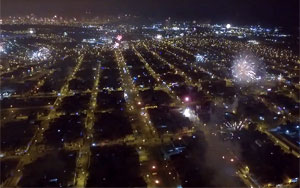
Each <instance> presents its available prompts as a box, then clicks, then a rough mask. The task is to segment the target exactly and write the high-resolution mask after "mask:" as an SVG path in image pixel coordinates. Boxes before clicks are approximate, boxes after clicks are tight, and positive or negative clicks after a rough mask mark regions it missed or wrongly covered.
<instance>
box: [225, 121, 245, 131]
mask: <svg viewBox="0 0 300 188" xmlns="http://www.w3.org/2000/svg"><path fill="white" fill-rule="evenodd" d="M247 122H248V121H247V119H245V120H242V121H236V122H225V123H224V126H225V128H227V130H229V131H240V130H242V129H243V128H244V127H245V126H246V125H248V123H247Z"/></svg>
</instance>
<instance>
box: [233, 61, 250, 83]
mask: <svg viewBox="0 0 300 188" xmlns="http://www.w3.org/2000/svg"><path fill="white" fill-rule="evenodd" d="M232 75H233V78H234V80H235V81H236V82H239V83H252V82H254V81H255V80H256V66H255V63H254V60H253V59H251V58H249V56H245V57H241V56H240V57H239V58H238V59H237V60H235V61H234V62H233V66H232Z"/></svg>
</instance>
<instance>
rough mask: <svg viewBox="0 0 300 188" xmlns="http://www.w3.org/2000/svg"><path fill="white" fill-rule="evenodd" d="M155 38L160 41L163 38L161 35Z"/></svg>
mask: <svg viewBox="0 0 300 188" xmlns="http://www.w3.org/2000/svg"><path fill="white" fill-rule="evenodd" d="M155 38H156V39H158V40H161V39H162V38H163V36H162V35H161V34H157V35H156V37H155Z"/></svg>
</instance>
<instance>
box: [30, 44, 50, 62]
mask: <svg viewBox="0 0 300 188" xmlns="http://www.w3.org/2000/svg"><path fill="white" fill-rule="evenodd" d="M50 56H51V53H50V50H49V49H48V48H45V47H41V48H39V49H38V50H37V51H35V52H33V53H32V55H31V57H30V59H31V60H34V61H39V60H47V59H48V58H49V57H50Z"/></svg>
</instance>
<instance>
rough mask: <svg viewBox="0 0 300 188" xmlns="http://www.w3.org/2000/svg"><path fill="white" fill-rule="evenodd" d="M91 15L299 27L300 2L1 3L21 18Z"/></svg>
mask: <svg viewBox="0 0 300 188" xmlns="http://www.w3.org/2000/svg"><path fill="white" fill-rule="evenodd" d="M86 11H90V12H91V16H101V15H118V14H132V15H138V16H145V17H152V18H154V19H165V18H167V17H169V16H171V17H172V18H176V19H197V20H202V21H207V22H210V23H216V22H218V23H226V22H230V23H233V24H262V25H278V26H285V27H289V28H291V27H294V28H296V27H298V23H299V2H298V0H47V1H46V0H1V12H2V13H1V14H2V16H3V17H5V16H19V15H26V14H30V13H34V14H36V15H37V16H53V15H54V14H58V15H62V16H68V17H70V16H76V17H82V16H88V15H86V14H85V12H86Z"/></svg>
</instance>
